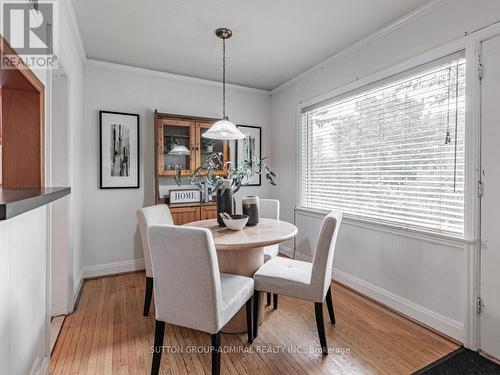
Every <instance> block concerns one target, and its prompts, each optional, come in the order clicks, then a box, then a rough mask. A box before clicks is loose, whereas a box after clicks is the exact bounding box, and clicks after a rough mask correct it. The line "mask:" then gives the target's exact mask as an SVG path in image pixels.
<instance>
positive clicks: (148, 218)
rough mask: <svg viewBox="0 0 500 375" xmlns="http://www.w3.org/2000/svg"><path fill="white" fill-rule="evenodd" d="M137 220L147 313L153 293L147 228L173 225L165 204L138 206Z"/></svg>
mask: <svg viewBox="0 0 500 375" xmlns="http://www.w3.org/2000/svg"><path fill="white" fill-rule="evenodd" d="M137 221H138V222H139V234H140V236H141V242H142V253H143V255H144V265H145V268H146V293H145V296H144V310H143V315H144V316H148V315H149V307H150V305H151V296H152V295H153V272H152V271H151V256H150V251H149V244H148V238H147V237H148V236H147V229H148V227H149V226H151V225H155V224H167V225H173V224H174V220H173V219H172V214H171V213H170V210H169V208H168V206H167V205H166V204H157V205H156V206H150V207H144V208H139V209H138V210H137Z"/></svg>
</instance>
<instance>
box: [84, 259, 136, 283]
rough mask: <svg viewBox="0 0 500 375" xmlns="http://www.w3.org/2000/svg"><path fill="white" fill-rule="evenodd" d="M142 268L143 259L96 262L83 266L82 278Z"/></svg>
mask: <svg viewBox="0 0 500 375" xmlns="http://www.w3.org/2000/svg"><path fill="white" fill-rule="evenodd" d="M143 269H144V259H132V260H126V261H124V262H116V263H107V264H98V265H95V266H87V267H83V278H84V279H86V278H89V277H99V276H107V275H114V274H117V273H124V272H131V271H139V270H143Z"/></svg>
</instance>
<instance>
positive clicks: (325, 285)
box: [253, 211, 342, 355]
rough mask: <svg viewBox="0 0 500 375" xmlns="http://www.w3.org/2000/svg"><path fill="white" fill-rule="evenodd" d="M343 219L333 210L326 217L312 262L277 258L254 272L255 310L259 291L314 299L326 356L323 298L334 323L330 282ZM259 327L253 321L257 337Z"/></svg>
mask: <svg viewBox="0 0 500 375" xmlns="http://www.w3.org/2000/svg"><path fill="white" fill-rule="evenodd" d="M341 222H342V213H341V212H335V211H334V212H331V213H330V214H328V215H327V216H326V217H325V219H324V220H323V224H322V226H321V231H320V234H319V239H318V244H317V245H316V253H315V254H314V260H313V262H312V263H308V262H302V261H298V260H294V259H288V258H282V257H275V258H273V259H271V260H270V261H268V262H267V263H264V265H263V266H262V267H261V268H260V269H259V270H258V271H257V272H256V273H255V274H254V275H253V278H254V281H255V294H254V295H255V298H254V300H255V306H254V308H255V311H258V309H259V292H261V291H262V292H268V293H275V294H281V295H285V296H289V297H294V298H299V299H303V300H306V301H311V302H314V307H315V313H316V325H317V327H318V333H319V339H320V343H321V348H322V352H323V355H327V354H328V347H327V343H326V335H325V326H324V323H323V301H325V298H326V304H327V306H328V313H329V314H330V321H331V323H332V324H335V313H334V311H333V301H332V294H331V290H330V284H331V282H332V269H333V253H334V251H335V243H336V241H337V235H338V232H339V227H340V223H341ZM254 314H255V313H254ZM257 326H258V325H257V324H255V323H254V335H255V337H257V329H258V328H257Z"/></svg>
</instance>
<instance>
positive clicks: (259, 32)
mask: <svg viewBox="0 0 500 375" xmlns="http://www.w3.org/2000/svg"><path fill="white" fill-rule="evenodd" d="M427 2H429V0H140V1H138V0H105V1H103V0H73V6H74V9H75V14H76V18H77V20H78V24H79V28H80V31H81V34H82V38H83V42H84V46H85V51H86V53H87V57H88V58H90V59H97V60H103V61H109V62H114V63H119V64H125V65H130V66H136V67H141V68H148V69H154V70H159V71H163V72H168V73H175V74H182V75H186V76H192V77H198V78H204V79H209V80H217V81H219V80H221V70H222V69H221V64H222V62H221V60H222V52H221V48H222V47H221V42H220V40H219V39H218V38H217V37H216V36H215V34H214V30H215V29H216V28H217V27H229V28H231V29H232V30H233V33H234V34H233V37H232V38H231V39H229V40H228V42H227V81H228V82H231V83H235V84H239V85H243V86H248V87H255V88H260V89H266V90H270V89H273V88H275V87H278V86H279V85H281V84H283V83H284V82H286V81H288V80H289V79H291V78H293V77H295V76H296V75H298V74H300V73H301V72H303V71H305V70H307V69H308V68H310V67H312V66H314V65H316V64H318V63H319V62H321V61H322V60H324V59H326V58H327V57H329V56H331V55H333V54H334V53H336V52H338V51H340V50H342V49H344V48H346V47H348V46H350V45H352V44H353V43H355V42H356V41H358V40H360V39H362V38H364V37H366V36H368V35H370V34H372V33H373V32H375V31H377V30H379V29H381V28H383V27H384V26H386V25H388V24H389V23H391V22H392V21H395V20H397V19H398V18H400V17H402V16H404V15H405V14H407V13H409V12H411V11H412V10H414V9H416V8H418V7H420V6H422V5H423V4H425V3H427Z"/></svg>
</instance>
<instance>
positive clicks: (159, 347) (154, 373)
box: [151, 320, 165, 375]
mask: <svg viewBox="0 0 500 375" xmlns="http://www.w3.org/2000/svg"><path fill="white" fill-rule="evenodd" d="M164 335H165V322H160V321H159V320H157V321H156V324H155V343H154V351H153V364H152V365H151V375H158V373H159V372H160V364H161V353H162V351H163V336H164Z"/></svg>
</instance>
